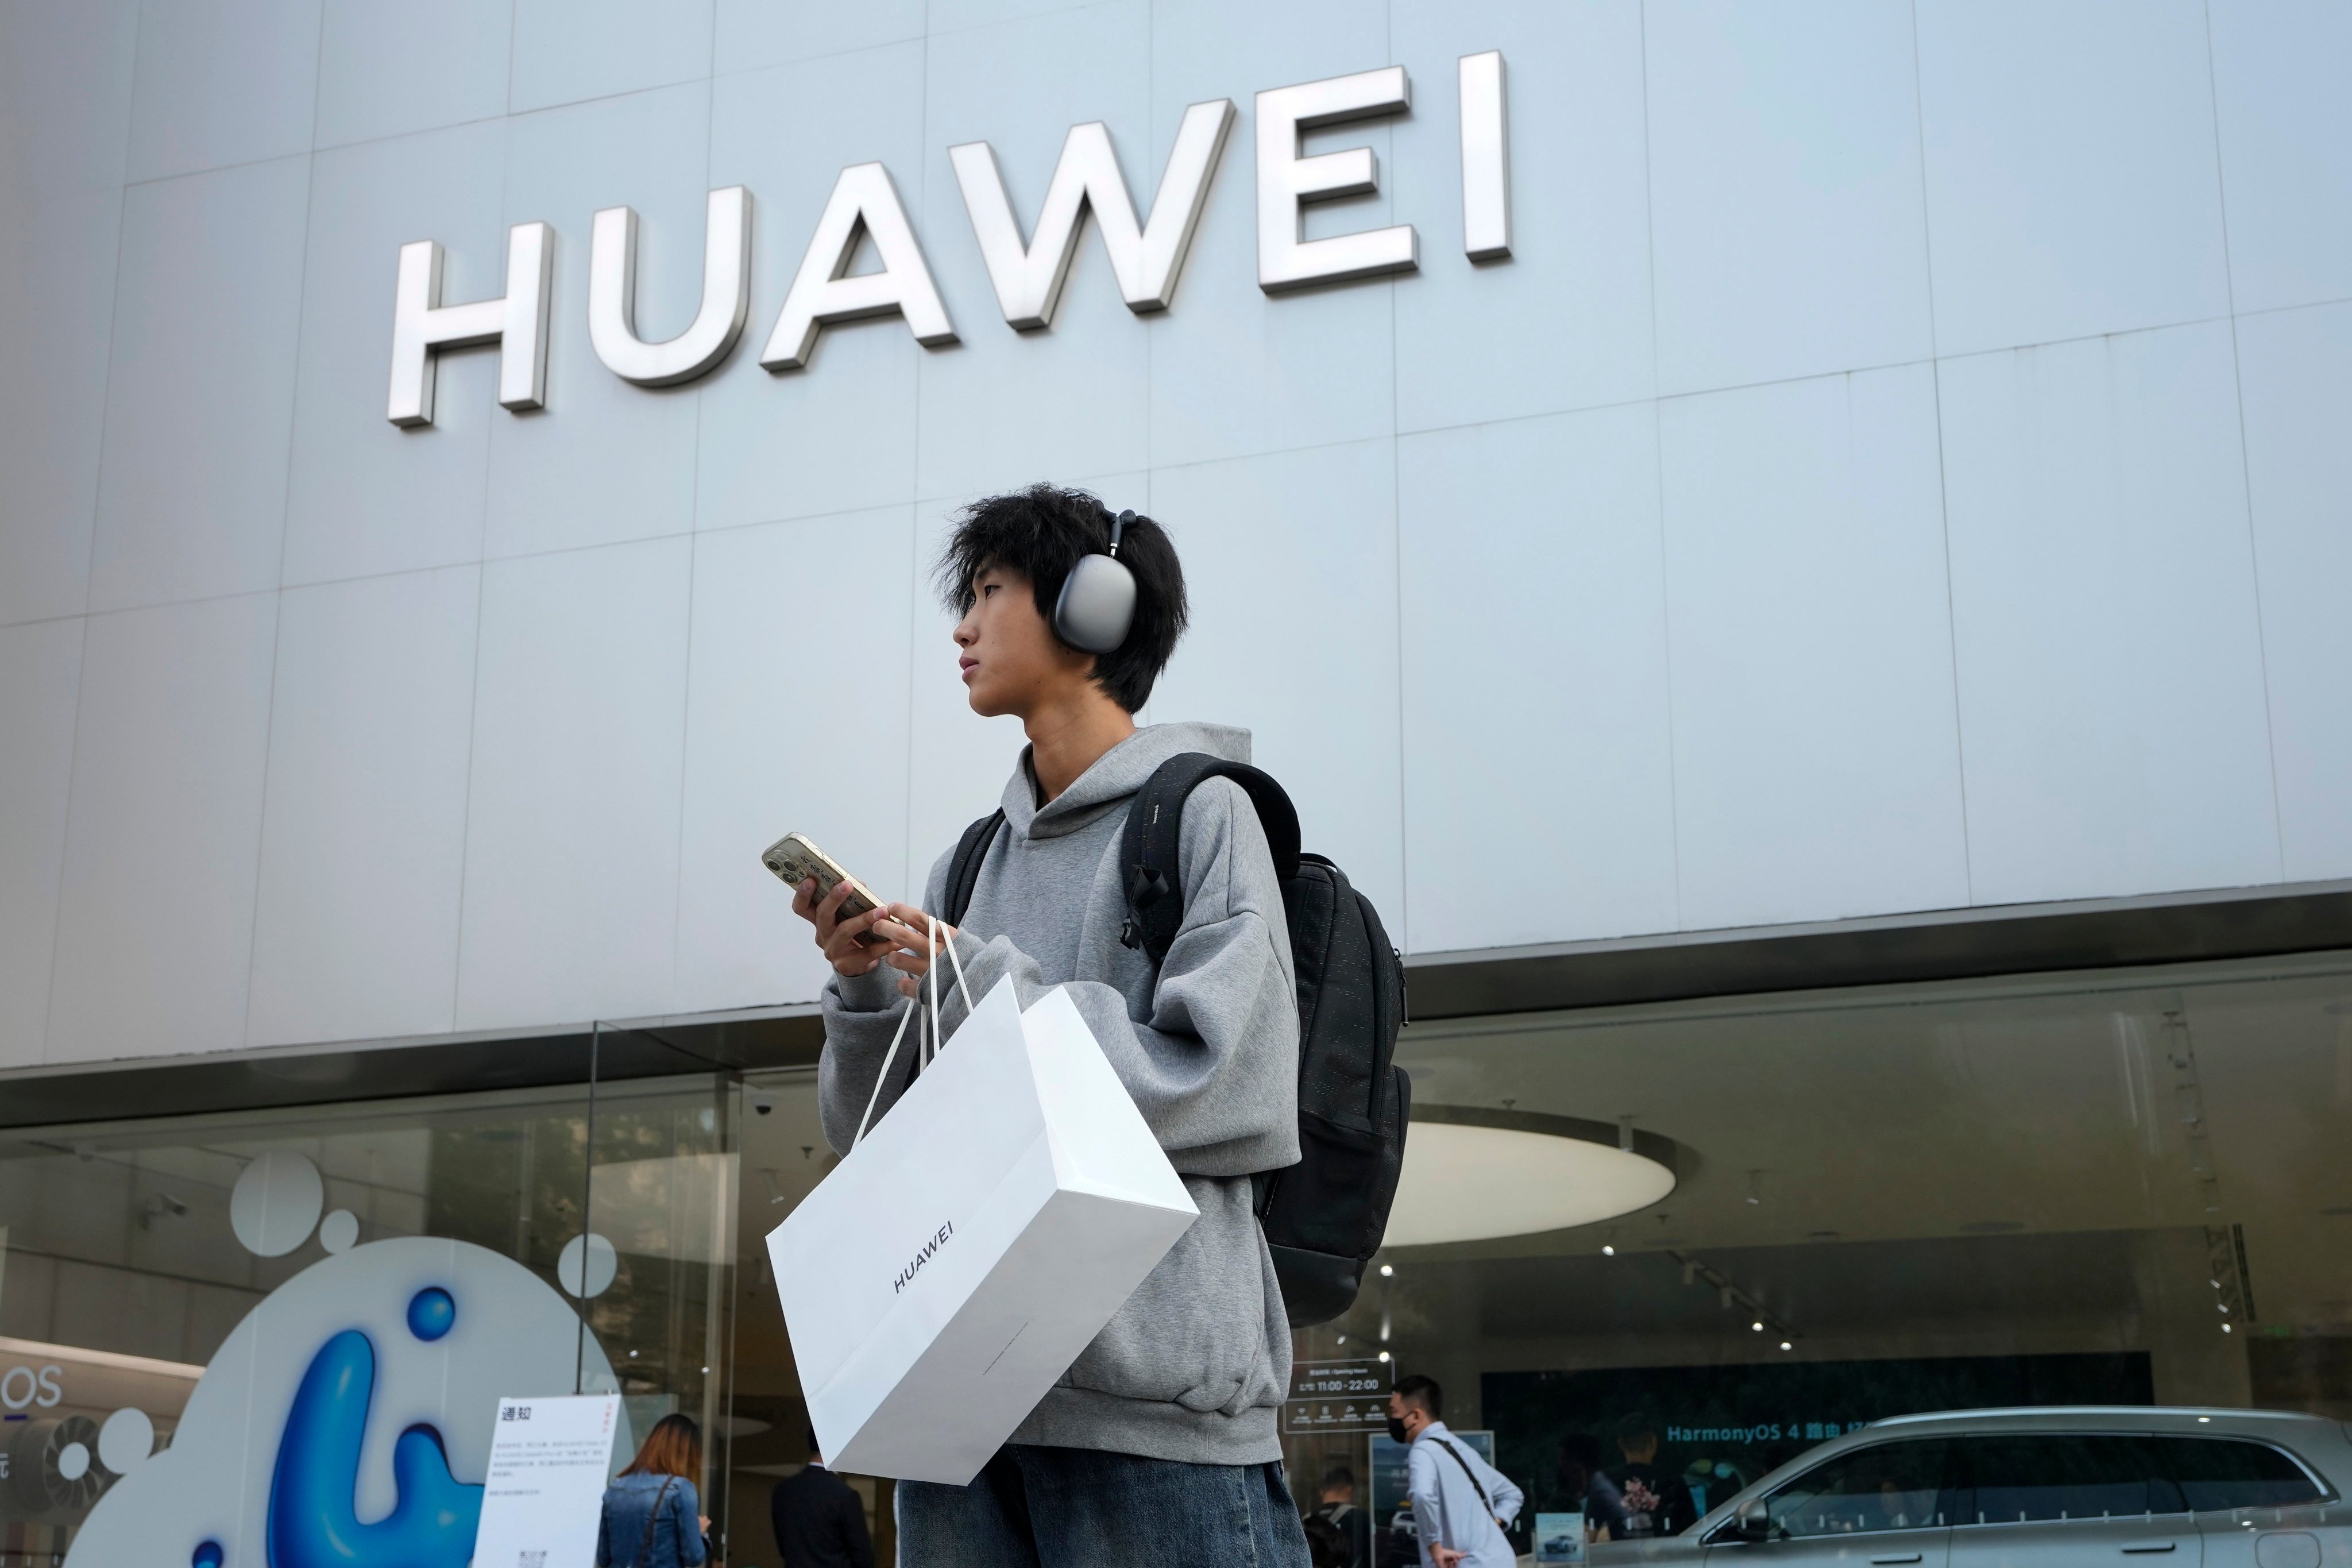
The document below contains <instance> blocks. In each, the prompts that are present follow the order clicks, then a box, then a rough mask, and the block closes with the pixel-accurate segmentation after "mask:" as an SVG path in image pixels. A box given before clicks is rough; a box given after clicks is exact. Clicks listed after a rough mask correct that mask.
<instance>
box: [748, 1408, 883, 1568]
mask: <svg viewBox="0 0 2352 1568" xmlns="http://www.w3.org/2000/svg"><path fill="white" fill-rule="evenodd" d="M808 1439H809V1445H808V1446H809V1458H808V1463H807V1464H806V1465H804V1466H803V1467H802V1468H801V1472H800V1474H798V1475H796V1476H786V1477H785V1478H784V1479H782V1480H781V1481H778V1482H777V1483H776V1487H775V1489H774V1490H773V1491H772V1492H770V1493H769V1494H768V1523H769V1525H770V1527H771V1528H772V1529H773V1530H774V1531H775V1532H776V1552H777V1555H779V1556H781V1557H782V1559H783V1560H784V1568H874V1541H873V1538H872V1537H871V1536H869V1535H868V1534H867V1533H866V1504H865V1503H864V1502H863V1501H862V1500H859V1498H858V1496H857V1494H856V1492H855V1491H852V1490H851V1489H850V1486H849V1483H848V1482H847V1481H845V1480H843V1479H841V1478H840V1477H839V1476H836V1475H835V1474H834V1473H833V1472H832V1471H831V1470H828V1469H826V1468H824V1455H823V1454H821V1453H819V1452H817V1447H816V1434H815V1433H814V1432H811V1433H810V1434H809V1435H808Z"/></svg>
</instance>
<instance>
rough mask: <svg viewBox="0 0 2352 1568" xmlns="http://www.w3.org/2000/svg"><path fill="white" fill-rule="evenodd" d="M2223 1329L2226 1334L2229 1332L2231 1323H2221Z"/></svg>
mask: <svg viewBox="0 0 2352 1568" xmlns="http://www.w3.org/2000/svg"><path fill="white" fill-rule="evenodd" d="M2221 1331H2222V1332H2223V1333H2225V1334H2226V1333H2228V1332H2229V1331H2230V1325H2229V1324H2227V1323H2224V1324H2222V1325H2221Z"/></svg>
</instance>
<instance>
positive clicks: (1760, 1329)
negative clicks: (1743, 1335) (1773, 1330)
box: [1748, 1323, 1764, 1334]
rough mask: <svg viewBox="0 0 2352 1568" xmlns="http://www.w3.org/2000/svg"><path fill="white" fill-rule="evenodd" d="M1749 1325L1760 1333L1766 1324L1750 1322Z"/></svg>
mask: <svg viewBox="0 0 2352 1568" xmlns="http://www.w3.org/2000/svg"><path fill="white" fill-rule="evenodd" d="M1748 1327H1749V1328H1751V1329H1753V1330H1755V1331H1757V1332H1758V1333H1759V1334H1760V1333H1762V1332H1763V1331H1764V1325H1763V1324H1762V1323H1750V1324H1748Z"/></svg>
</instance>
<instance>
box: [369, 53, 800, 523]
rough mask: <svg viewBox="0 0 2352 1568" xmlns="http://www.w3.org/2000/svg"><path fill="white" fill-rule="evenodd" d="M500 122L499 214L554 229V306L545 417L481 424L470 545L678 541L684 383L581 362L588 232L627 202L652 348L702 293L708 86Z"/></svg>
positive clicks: (690, 493)
mask: <svg viewBox="0 0 2352 1568" xmlns="http://www.w3.org/2000/svg"><path fill="white" fill-rule="evenodd" d="M582 26H583V27H584V23H583V24H582ZM507 124H508V136H509V141H508V143H507V181H506V221H507V222H508V223H509V224H517V223H531V222H543V223H547V224H551V225H552V226H554V229H555V300H554V313H553V315H552V317H551V320H550V321H549V323H548V350H547V407H546V409H545V410H544V411H543V412H541V413H537V414H533V415H531V416H529V417H527V418H520V419H519V418H512V417H509V416H507V415H506V413H505V411H504V410H500V411H499V416H498V417H497V418H495V419H493V420H492V421H491V423H490V488H489V514H488V525H487V527H486V528H485V530H484V535H485V540H486V547H487V549H488V552H489V553H490V554H491V555H493V556H502V555H522V554H528V553H530V552H533V551H540V550H562V549H566V548H569V547H571V546H573V545H581V544H609V543H613V542H616V541H619V540H625V539H653V538H658V537H660V536H662V535H664V534H671V533H682V532H684V531H687V530H688V529H689V528H691V527H692V526H693V524H694V447H695V409H696V399H697V397H698V393H699V388H698V385H697V384H693V383H688V384H686V385H684V386H672V387H661V388H647V387H641V386H632V385H630V384H628V383H627V382H625V381H623V380H622V379H621V378H620V377H619V376H617V375H614V374H613V373H612V372H611V371H609V370H606V369H605V368H604V362H602V361H601V360H599V359H598V358H597V357H596V351H595V350H594V349H593V347H591V346H590V345H589V342H588V232H589V225H590V222H591V221H592V219H593V216H594V214H595V212H596V210H597V209H598V208H600V207H609V206H621V205H628V206H633V207H635V208H636V209H637V220H638V228H637V309H636V322H637V334H638V336H640V337H642V338H644V339H645V340H646V342H659V341H661V340H663V339H665V338H671V337H675V336H677V334H678V333H679V332H682V331H685V330H686V328H687V324H688V322H690V321H693V320H694V312H695V309H696V307H697V305H698V303H699V302H700V300H701V298H702V235H703V221H704V207H705V204H706V197H707V187H706V186H705V184H704V183H703V176H704V174H705V172H706V171H707V170H708V168H709V142H710V87H709V83H707V82H694V83H690V84H688V85H687V86H684V87H674V88H667V89H663V90H661V91H659V92H642V93H635V94H632V95H630V96H628V97H625V98H610V99H603V100H598V101H596V102H593V103H583V104H579V105H577V106H575V107H572V108H569V109H557V110H549V111H548V112H546V113H543V114H529V115H519V116H517V117H515V118H514V119H512V120H510V121H508V122H507ZM754 259H755V262H756V259H757V258H754ZM747 335H748V334H747ZM389 341H390V340H389V339H387V340H386V342H389ZM735 352H736V353H737V354H738V355H741V354H743V353H745V351H744V350H743V349H742V348H740V347H739V348H738V349H737V350H736V351H735ZM751 352H752V353H756V352H757V350H756V348H755V349H753V350H752V351H751ZM379 357H381V356H379ZM730 363H732V362H730ZM734 368H736V369H738V370H740V369H741V368H742V367H741V366H740V364H737V365H735V366H734ZM719 374H727V372H726V371H725V370H722V371H720V372H719Z"/></svg>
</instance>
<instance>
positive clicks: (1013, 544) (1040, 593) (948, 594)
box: [938, 484, 1191, 713]
mask: <svg viewBox="0 0 2352 1568" xmlns="http://www.w3.org/2000/svg"><path fill="white" fill-rule="evenodd" d="M1112 515H1113V514H1112V513H1111V511H1110V510H1108V508H1106V507H1105V506H1104V505H1103V503H1102V502H1101V501H1100V500H1097V499H1096V498H1095V497H1094V496H1093V495H1091V494H1089V493H1088V492H1087V491H1085V490H1075V489H1062V488H1061V487H1060V486H1058V485H1048V484H1034V485H1031V486H1030V487H1029V488H1028V489H1025V490H1013V491H1010V492H1008V493H1006V494H1004V495H1001V496H990V497H989V498H988V499H987V500H978V501H974V502H972V503H971V505H970V506H968V507H966V508H964V509H963V512H962V515H961V516H960V517H959V518H958V519H957V520H956V526H955V531H954V532H953V533H952V534H950V536H949V537H948V543H947V548H946V549H945V550H944V551H942V552H940V564H939V574H938V575H939V585H940V598H941V599H943V600H944V601H946V603H947V606H948V608H950V609H951V610H953V611H954V612H955V613H956V614H957V615H959V616H961V615H962V614H964V613H965V612H966V611H968V610H970V609H971V602H972V597H973V593H974V590H973V588H972V582H973V580H974V579H975V578H977V577H978V576H979V575H980V574H982V572H985V571H988V570H989V569H990V568H992V567H995V568H1000V569H1002V570H1004V571H1008V572H1017V573H1019V574H1021V575H1022V576H1024V577H1026V578H1028V579H1029V588H1030V592H1031V593H1032V594H1033V595H1034V596H1035V598H1036V601H1037V613H1038V614H1039V615H1041V616H1045V621H1046V624H1047V625H1048V626H1051V625H1052V624H1053V619H1054V605H1055V601H1056V600H1058V599H1059V598H1060V597H1061V596H1062V581H1063V579H1064V578H1066V577H1067V576H1068V575H1069V574H1070V569H1071V568H1072V567H1074V566H1076V564H1077V563H1078V559H1079V557H1081V556H1085V555H1099V554H1101V553H1103V552H1105V551H1108V549H1109V548H1110V525H1111V518H1112ZM1118 558H1119V560H1120V561H1122V562H1124V563H1126V565H1127V569H1128V570H1129V572H1131V573H1133V574H1135V624H1134V626H1133V627H1132V628H1130V629H1129V632H1128V634H1127V640H1126V641H1125V642H1123V643H1121V644H1119V645H1118V647H1115V648H1113V649H1112V650H1111V651H1110V652H1108V653H1106V654H1097V656H1096V657H1095V675H1094V679H1095V684H1096V685H1097V686H1099V687H1101V688H1102V689H1103V690H1104V691H1105V692H1107V693H1108V695H1109V697H1110V700H1112V701H1114V702H1116V703H1118V705H1119V706H1120V707H1121V708H1124V709H1126V710H1128V711H1129V712H1130V713H1132V712H1134V711H1135V710H1137V709H1139V708H1140V707H1142V706H1143V704H1144V701H1145V700H1146V699H1148V698H1149V697H1150V695H1151V686H1152V683H1153V682H1154V681H1156V680H1158V679H1160V671H1161V670H1162V669H1164V668H1167V666H1168V658H1169V656H1170V655H1171V654H1172V653H1174V652H1175V651H1176V639H1177V638H1179V637H1182V636H1183V635H1184V626H1185V622H1186V620H1187V619H1188V618H1189V616H1190V614H1191V610H1190V606H1189V605H1187V604H1186V602H1185V598H1184V568H1183V567H1182V566H1181V565H1179V564H1178V563H1177V560H1176V546H1175V545H1174V544H1173V543H1172V542H1170V540H1169V538H1168V533H1167V531H1166V530H1164V529H1162V528H1161V527H1160V525H1159V524H1158V523H1156V522H1154V521H1151V520H1150V518H1148V517H1140V516H1139V517H1138V518H1137V519H1136V520H1135V521H1133V522H1130V523H1129V524H1128V525H1127V531H1126V533H1124V534H1123V535H1121V536H1120V539H1119V545H1118Z"/></svg>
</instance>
